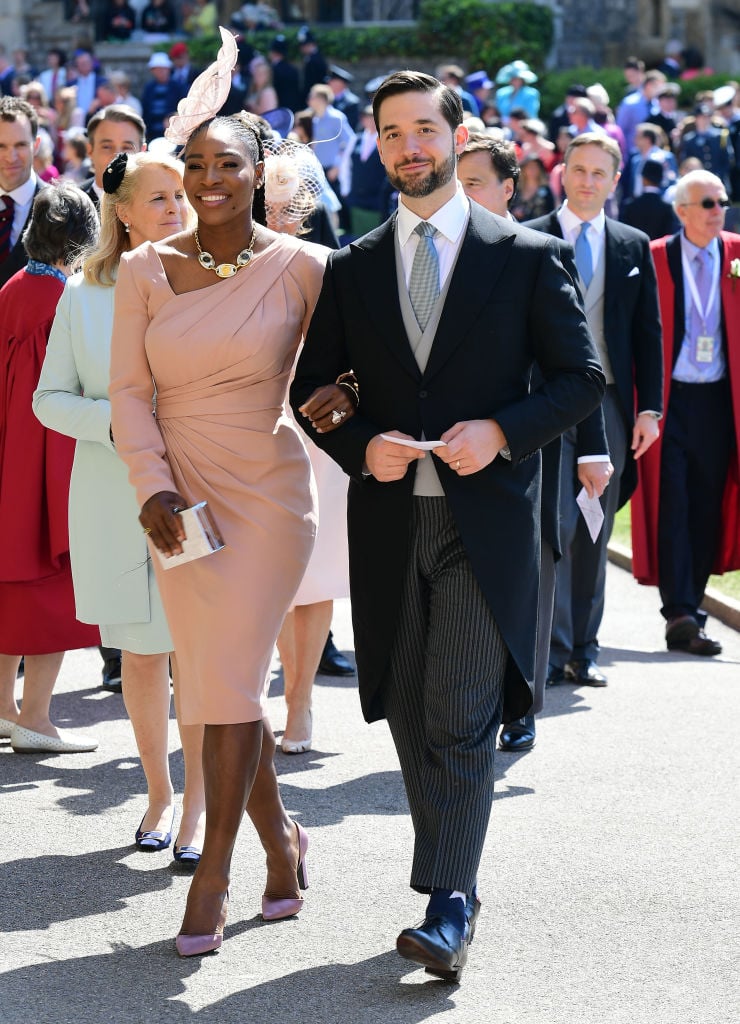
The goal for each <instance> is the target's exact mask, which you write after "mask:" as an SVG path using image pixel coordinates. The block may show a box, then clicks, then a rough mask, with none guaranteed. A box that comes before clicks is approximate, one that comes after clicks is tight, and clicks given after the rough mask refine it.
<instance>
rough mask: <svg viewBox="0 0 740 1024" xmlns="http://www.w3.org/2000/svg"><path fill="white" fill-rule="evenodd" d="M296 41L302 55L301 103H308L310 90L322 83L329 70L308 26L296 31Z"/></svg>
mask: <svg viewBox="0 0 740 1024" xmlns="http://www.w3.org/2000/svg"><path fill="white" fill-rule="evenodd" d="M296 40H297V42H298V48H299V49H300V51H301V53H302V54H303V102H304V103H308V97H309V94H310V92H311V90H312V89H313V87H314V86H315V85H319V84H320V83H323V81H324V79H325V78H326V75H327V72H328V71H329V68H328V65H327V63H326V61H325V60H324V56H323V54H322V53H321V50H320V49H319V47H318V44H317V42H316V39H315V37H314V34H313V32H312V31H311V29H310V28H309V27H308V25H302V26H301V27H300V28H299V29H298V34H297V35H296Z"/></svg>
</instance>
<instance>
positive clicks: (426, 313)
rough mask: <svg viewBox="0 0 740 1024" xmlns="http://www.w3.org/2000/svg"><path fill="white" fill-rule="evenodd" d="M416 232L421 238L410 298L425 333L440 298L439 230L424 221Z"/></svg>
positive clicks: (414, 265)
mask: <svg viewBox="0 0 740 1024" xmlns="http://www.w3.org/2000/svg"><path fill="white" fill-rule="evenodd" d="M414 231H415V232H416V234H417V235H418V236H419V244H418V245H417V246H416V252H415V253H414V262H413V264H412V267H411V276H410V277H409V298H410V299H411V305H412V306H413V307H414V313H415V315H416V319H417V322H418V324H419V327H421V329H422V331H423V330H424V329H425V327H426V325H427V323H428V322H429V317H430V316H431V313H432V310H433V309H434V304H435V302H436V301H437V298H438V296H439V257H438V256H437V250H436V248H435V246H434V236H435V235H436V234H437V229H436V228H435V227H434V225H433V224H430V223H429V222H428V221H425V220H422V221H419V223H418V224H417V225H416V227H415V228H414Z"/></svg>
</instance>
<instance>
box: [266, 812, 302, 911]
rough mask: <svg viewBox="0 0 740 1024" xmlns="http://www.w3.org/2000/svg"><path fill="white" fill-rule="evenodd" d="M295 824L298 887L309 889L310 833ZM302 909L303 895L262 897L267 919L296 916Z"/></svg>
mask: <svg viewBox="0 0 740 1024" xmlns="http://www.w3.org/2000/svg"><path fill="white" fill-rule="evenodd" d="M294 824H295V827H296V828H297V830H298V867H297V868H296V876H297V878H298V888H299V889H308V871H307V869H306V850H308V835H307V833H306V832H305V831H304V829H302V828H301V826H300V825H299V824H298V822H297V821H296V822H294ZM302 909H303V897H302V896H293V897H290V898H288V899H279V898H278V899H275V898H273V897H272V896H263V897H262V917H263V919H264V920H265V921H280V920H282V919H283V918H285V917H295V915H296V914H299V913H300V912H301V910H302Z"/></svg>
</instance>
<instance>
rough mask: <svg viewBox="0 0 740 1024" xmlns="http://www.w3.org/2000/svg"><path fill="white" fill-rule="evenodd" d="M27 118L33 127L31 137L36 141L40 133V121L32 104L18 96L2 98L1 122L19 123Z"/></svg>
mask: <svg viewBox="0 0 740 1024" xmlns="http://www.w3.org/2000/svg"><path fill="white" fill-rule="evenodd" d="M21 117H25V119H26V120H27V121H28V123H29V124H30V126H31V135H32V136H33V138H34V139H35V138H36V136H37V135H38V133H39V119H38V116H37V114H36V111H35V110H34V108H33V107H32V106H31V104H30V103H26V101H25V100H22V99H19V98H18V97H17V96H0V121H10V122H13V121H17V120H19V118H21Z"/></svg>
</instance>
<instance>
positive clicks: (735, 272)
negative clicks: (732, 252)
mask: <svg viewBox="0 0 740 1024" xmlns="http://www.w3.org/2000/svg"><path fill="white" fill-rule="evenodd" d="M727 276H728V277H729V278H730V280H731V281H732V290H733V292H734V291H735V282H736V281H737V280H738V278H740V259H735V260H730V273H729V274H728V275H727Z"/></svg>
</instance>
